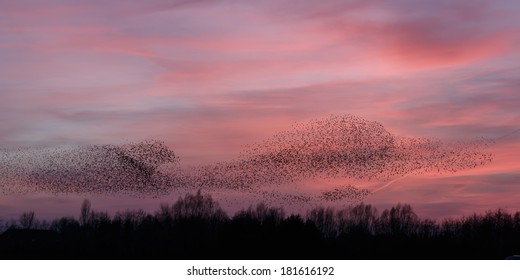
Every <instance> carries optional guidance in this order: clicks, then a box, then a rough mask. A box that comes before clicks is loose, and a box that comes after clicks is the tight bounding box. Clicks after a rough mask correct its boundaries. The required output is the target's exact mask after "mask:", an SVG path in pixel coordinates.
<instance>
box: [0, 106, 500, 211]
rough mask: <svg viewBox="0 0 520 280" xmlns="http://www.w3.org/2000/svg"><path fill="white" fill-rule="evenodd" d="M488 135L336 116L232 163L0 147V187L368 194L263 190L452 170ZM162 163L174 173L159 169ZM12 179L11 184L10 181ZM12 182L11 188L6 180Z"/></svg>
mask: <svg viewBox="0 0 520 280" xmlns="http://www.w3.org/2000/svg"><path fill="white" fill-rule="evenodd" d="M492 143H493V142H492V141H489V140H486V139H477V140H472V141H459V142H446V141H441V140H438V139H431V138H400V137H397V136H395V135H393V134H391V133H390V132H388V131H386V130H385V129H384V127H383V126H382V125H381V124H379V123H377V122H371V121H367V120H364V119H362V118H360V117H357V116H352V115H341V116H330V117H327V118H323V119H315V120H312V121H309V122H307V123H303V124H297V125H295V126H294V127H293V128H292V129H290V130H287V131H283V132H280V133H278V134H276V135H274V136H272V137H271V138H269V139H266V140H264V141H261V142H258V143H254V144H252V145H251V146H249V147H247V148H246V149H245V150H244V151H243V152H242V153H241V155H240V156H239V157H238V158H237V159H235V160H232V161H227V162H220V163H216V164H211V165H204V166H197V167H193V168H182V167H180V166H179V164H178V162H179V159H178V157H177V156H176V155H175V153H174V152H173V151H172V150H170V149H169V148H168V147H167V146H166V145H165V144H164V143H162V142H159V141H145V142H141V143H136V144H124V145H92V146H86V147H65V148H55V149H51V148H45V149H18V150H14V151H13V150H9V151H2V152H0V176H1V178H2V180H1V181H0V187H1V190H2V191H3V192H6V191H7V190H11V191H12V190H16V191H24V190H25V191H29V192H30V191H47V192H53V193H99V194H119V193H129V194H135V195H143V196H150V195H152V196H161V195H165V194H168V193H170V192H172V191H173V190H179V189H187V190H189V191H191V190H193V189H207V190H211V191H222V190H225V191H230V190H233V191H239V192H245V193H249V194H253V195H255V196H260V197H261V198H262V199H263V200H269V201H282V202H289V201H290V202H301V203H308V202H310V201H329V202H334V201H359V200H362V199H363V198H365V197H366V196H368V195H369V194H371V192H370V191H368V190H364V189H363V190H360V189H357V188H355V187H353V186H351V185H348V186H343V187H338V188H335V189H333V190H328V191H324V192H322V193H320V194H318V195H316V194H308V193H302V194H294V192H285V193H283V192H278V191H267V190H266V187H269V188H272V187H277V186H285V187H286V186H288V185H297V184H298V183H301V182H303V181H306V180H309V179H317V178H319V179H332V178H344V179H352V180H372V179H375V180H380V181H385V180H390V179H392V178H395V177H399V176H405V175H408V174H420V173H424V172H456V171H458V170H462V169H467V168H474V167H477V166H479V165H483V164H486V163H488V162H490V161H491V159H492V155H491V154H490V153H487V152H485V148H486V147H488V146H489V145H490V144H492ZM164 166H168V169H169V170H170V171H171V170H174V172H163V171H162V169H161V168H160V167H164ZM14 186H16V187H14ZM10 187H12V188H10Z"/></svg>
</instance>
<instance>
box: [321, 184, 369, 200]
mask: <svg viewBox="0 0 520 280" xmlns="http://www.w3.org/2000/svg"><path fill="white" fill-rule="evenodd" d="M370 194H371V192H370V191H369V190H366V189H358V188H355V187H353V186H350V185H349V186H342V187H339V188H334V189H333V190H330V191H324V192H322V193H321V196H320V198H321V199H322V200H325V201H338V200H347V201H350V202H360V201H362V200H363V199H364V198H365V197H367V196H368V195H370Z"/></svg>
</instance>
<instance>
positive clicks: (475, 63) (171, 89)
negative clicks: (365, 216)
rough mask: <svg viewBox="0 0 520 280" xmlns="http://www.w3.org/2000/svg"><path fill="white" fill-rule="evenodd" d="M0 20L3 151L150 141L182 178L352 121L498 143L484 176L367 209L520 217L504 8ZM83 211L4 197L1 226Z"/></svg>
mask: <svg viewBox="0 0 520 280" xmlns="http://www.w3.org/2000/svg"><path fill="white" fill-rule="evenodd" d="M0 7H2V8H1V9H0V61H1V64H0V65H1V66H0V100H1V102H0V144H1V146H2V147H3V148H4V149H14V148H17V147H60V146H63V145H92V144H98V145H102V144H118V143H123V142H128V141H132V142H138V141H142V140H147V139H158V140H160V141H164V143H165V144H166V145H167V146H168V147H169V148H171V149H172V150H173V151H175V153H176V155H177V156H178V157H179V158H180V162H181V164H182V165H183V166H196V165H201V164H211V163H214V162H219V161H226V160H231V159H233V158H236V157H237V155H239V153H240V152H241V151H242V150H243V149H244V147H245V146H247V145H248V144H251V143H254V142H256V141H261V140H262V139H265V138H268V137H269V136H271V135H273V134H276V133H278V132H280V131H283V130H286V129H287V128H289V127H291V125H293V124H294V123H295V122H297V123H301V122H307V121H309V120H312V119H316V118H321V117H326V116H330V115H343V114H352V115H356V116H359V117H362V118H364V119H367V120H370V121H376V122H379V123H380V124H382V125H383V126H384V127H385V129H386V130H388V131H390V132H391V133H393V134H395V135H399V136H404V137H435V138H439V139H473V138H475V137H488V138H493V139H498V140H497V141H496V145H494V146H493V147H492V152H493V154H494V159H493V162H491V163H490V164H488V165H486V166H481V167H478V168H475V169H472V170H463V171H460V172H457V173H455V174H422V175H413V176H407V177H405V178H402V179H399V180H398V181H396V182H395V183H392V184H391V186H389V187H387V188H385V189H384V190H381V191H379V192H377V193H376V194H374V195H372V196H370V197H369V198H367V200H366V201H365V202H366V203H372V204H374V205H376V206H378V207H379V208H381V209H383V208H384V207H388V206H391V205H394V204H396V203H397V202H402V203H411V204H412V205H413V206H414V208H415V209H416V211H417V212H418V213H419V214H420V215H423V216H429V217H448V216H460V215H468V214H471V213H473V212H481V211H484V210H487V209H495V208H498V207H502V208H505V209H510V210H513V211H516V210H520V192H519V191H518V188H519V187H520V186H519V182H520V160H519V159H518V156H517V155H518V154H520V144H518V143H519V140H520V136H519V134H520V133H518V134H515V133H513V134H511V133H512V132H514V131H516V130H517V129H519V128H520V125H519V124H520V110H518V108H520V92H519V91H520V77H519V76H520V20H519V18H518V14H520V3H519V2H518V1H513V0H511V1H500V0H498V1H497V0H493V1H491V0H489V1H484V0H475V1H444V0H438V1H405V0H393V1H382V0H374V1H372V0H364V1H337V0H327V1H307V0H302V1H271V0H265V1H232V0H221V1H218V0H215V1H212V0H194V1H187V0H173V1H172V0H170V1H163V0H150V1H110V3H107V2H106V1H94V0H90V1H80V0H78V1H65V0H46V1H36V0H34V1H31V0H27V1H25V0H21V1H4V0H0ZM373 184H375V185H377V184H379V185H383V184H385V182H374V183H373ZM81 199H82V197H81V196H77V197H76V196H60V195H50V194H23V195H21V194H20V195H3V196H0V218H2V214H1V213H2V211H3V212H4V213H5V214H4V215H3V216H4V218H5V217H8V216H12V215H15V214H14V213H19V212H21V211H24V210H28V209H27V208H26V207H25V206H31V207H33V208H35V209H36V210H37V212H45V211H47V212H48V213H51V212H52V211H53V210H52V209H55V212H56V213H58V212H59V211H62V209H65V208H67V207H69V208H70V207H72V205H73V206H74V207H77V208H79V203H80V201H81ZM78 201H79V202H78ZM249 202H250V201H249V200H247V199H245V198H244V203H249ZM147 203H150V205H152V204H153V207H156V206H157V205H158V204H159V203H158V202H157V201H156V200H152V202H149V201H148V200H147V201H143V200H139V199H136V198H124V197H97V198H95V199H94V201H93V207H94V208H95V207H96V205H97V206H99V207H100V208H105V209H113V208H114V209H115V208H118V207H119V208H124V207H128V208H133V206H136V207H145V208H146V207H152V206H146V205H147ZM59 205H63V206H59ZM143 205H144V206H143ZM53 207H54V208H53ZM60 207H62V208H60ZM153 207H152V208H153ZM49 209H50V210H49ZM55 212H52V213H54V214H55ZM43 215H45V214H43Z"/></svg>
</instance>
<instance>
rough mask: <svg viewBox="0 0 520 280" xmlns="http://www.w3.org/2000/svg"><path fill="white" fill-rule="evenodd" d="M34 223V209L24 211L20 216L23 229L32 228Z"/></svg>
mask: <svg viewBox="0 0 520 280" xmlns="http://www.w3.org/2000/svg"><path fill="white" fill-rule="evenodd" d="M34 224H35V219H34V211H30V212H24V213H23V214H22V215H21V216H20V225H21V226H22V228H24V229H32V228H33V227H34Z"/></svg>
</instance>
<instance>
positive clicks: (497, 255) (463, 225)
mask: <svg viewBox="0 0 520 280" xmlns="http://www.w3.org/2000/svg"><path fill="white" fill-rule="evenodd" d="M519 253H520V212H516V213H508V212H506V211H504V210H501V209H498V210H495V211H488V212H487V213H485V214H473V215H471V216H467V217H461V218H458V219H445V220H443V221H436V220H432V219H423V218H420V217H418V216H417V215H416V213H415V212H414V211H413V208H412V207H411V206H410V205H408V204H397V205H395V206H393V207H391V208H390V209H386V210H384V211H382V212H379V211H378V210H377V209H376V208H375V207H373V206H372V205H368V204H363V203H361V204H358V205H353V206H349V207H346V208H342V209H334V208H325V207H318V208H314V209H312V210H310V211H308V212H307V214H306V215H295V214H290V215H286V213H285V212H284V210H283V209H282V208H279V207H270V206H268V205H266V204H264V203H259V204H257V205H255V206H250V207H248V208H247V209H243V210H240V211H238V212H237V213H235V214H234V215H233V216H231V217H230V216H228V214H227V213H226V212H225V211H224V210H222V208H221V207H220V206H219V204H218V203H217V202H216V201H214V200H213V199H212V197H211V196H210V195H207V194H205V195H203V194H202V193H201V192H200V191H199V192H197V193H196V194H187V195H185V196H184V197H181V198H179V199H178V200H177V201H176V202H175V203H173V204H162V205H160V208H159V209H158V210H157V211H156V212H155V213H153V214H150V213H146V212H145V211H143V210H127V211H124V212H118V213H116V214H115V215H114V216H113V217H111V216H110V215H108V213H106V212H102V211H95V210H93V209H92V208H91V204H90V202H89V201H88V200H85V201H84V202H83V204H82V205H81V208H80V214H79V219H75V218H74V217H62V218H59V219H55V220H53V221H40V220H38V219H36V217H35V213H34V212H26V213H23V214H22V215H21V216H20V218H19V221H17V222H16V223H15V222H11V223H8V224H4V233H3V234H2V235H0V258H3V259H503V258H505V257H507V256H509V255H514V254H519Z"/></svg>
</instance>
